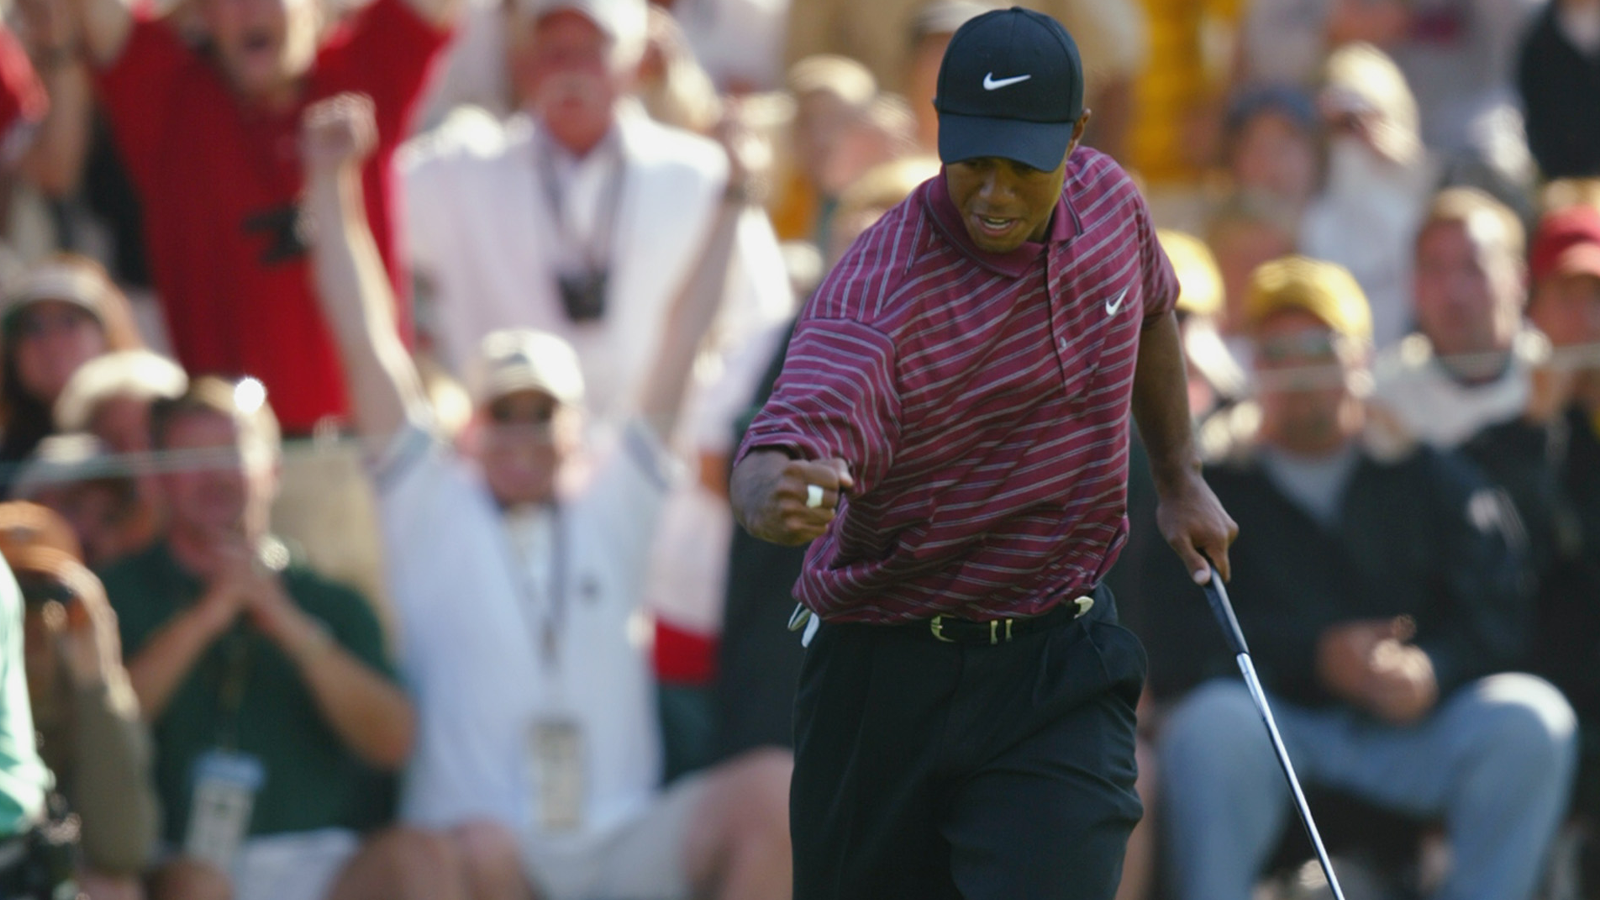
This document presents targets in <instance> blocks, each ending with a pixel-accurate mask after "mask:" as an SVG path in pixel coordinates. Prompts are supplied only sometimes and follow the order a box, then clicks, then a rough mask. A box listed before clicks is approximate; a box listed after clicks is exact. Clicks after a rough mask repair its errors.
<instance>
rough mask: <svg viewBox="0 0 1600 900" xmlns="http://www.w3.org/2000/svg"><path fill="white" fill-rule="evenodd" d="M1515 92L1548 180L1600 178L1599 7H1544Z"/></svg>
mask: <svg viewBox="0 0 1600 900" xmlns="http://www.w3.org/2000/svg"><path fill="white" fill-rule="evenodd" d="M1517 88H1518V90H1519V91H1520V92H1521V94H1522V109H1523V114H1524V115H1525V116H1526V117H1527V128H1528V149H1529V150H1531V151H1532V152H1533V158H1534V160H1535V161H1536V162H1537V163H1538V164H1539V171H1540V172H1541V173H1542V174H1543V175H1544V177H1545V178H1572V177H1576V176H1583V175H1600V121H1597V120H1596V118H1595V116H1594V114H1593V113H1594V110H1595V109H1596V108H1597V107H1600V2H1597V0H1548V2H1546V4H1545V8H1544V12H1542V13H1541V14H1540V15H1539V17H1538V19H1537V20H1536V21H1535V22H1534V25H1533V28H1532V29H1530V30H1529V31H1528V33H1527V35H1526V36H1525V37H1524V38H1523V39H1522V50H1521V58H1520V59H1519V60H1518V62H1517Z"/></svg>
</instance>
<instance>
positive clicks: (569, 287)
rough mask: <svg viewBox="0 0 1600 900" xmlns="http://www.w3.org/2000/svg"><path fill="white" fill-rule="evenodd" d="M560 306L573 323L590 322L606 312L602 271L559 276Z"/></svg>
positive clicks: (603, 274) (604, 274)
mask: <svg viewBox="0 0 1600 900" xmlns="http://www.w3.org/2000/svg"><path fill="white" fill-rule="evenodd" d="M556 281H557V283H558V284H559V285H560V287H561V305H562V307H563V308H565V309H566V311H567V318H568V319H571V320H572V321H574V322H592V321H594V320H596V319H599V318H600V317H601V316H603V315H605V312H606V273H605V271H604V270H599V271H590V272H581V273H576V274H571V275H561V276H559V277H558V278H557V279H556Z"/></svg>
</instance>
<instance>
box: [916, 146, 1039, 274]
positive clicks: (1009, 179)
mask: <svg viewBox="0 0 1600 900" xmlns="http://www.w3.org/2000/svg"><path fill="white" fill-rule="evenodd" d="M1068 155H1069V156H1070V155H1071V149H1070V148H1069V149H1068ZM1066 172H1067V162H1066V159H1065V158H1063V159H1062V161H1061V165H1059V166H1056V167H1055V169H1053V170H1051V171H1049V172H1046V171H1043V170H1041V169H1035V168H1033V167H1031V166H1026V165H1023V164H1022V163H1020V162H1017V161H1015V160H1010V159H1002V158H1000V157H998V156H984V157H979V158H977V159H969V160H965V161H963V162H958V163H949V164H947V165H946V166H945V167H944V178H945V184H946V185H947V186H948V187H949V188H950V199H951V200H952V201H954V203H955V205H956V209H957V210H959V211H960V213H961V224H962V225H964V226H966V229H967V234H968V235H969V236H971V238H972V242H973V243H974V244H976V245H978V248H979V249H980V250H983V251H985V252H988V253H1009V252H1011V251H1012V250H1015V249H1017V248H1018V247H1020V246H1022V244H1023V243H1024V242H1025V241H1042V240H1044V237H1045V235H1046V234H1048V233H1049V228H1050V215H1051V213H1053V212H1055V208H1056V202H1057V201H1058V200H1059V199H1060V198H1061V184H1062V182H1063V181H1064V180H1065V179H1066Z"/></svg>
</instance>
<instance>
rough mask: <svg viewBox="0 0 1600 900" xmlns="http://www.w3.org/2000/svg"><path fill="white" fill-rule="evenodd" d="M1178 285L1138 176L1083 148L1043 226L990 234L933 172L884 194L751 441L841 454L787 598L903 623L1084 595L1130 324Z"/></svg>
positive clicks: (1116, 500) (1099, 533) (1111, 513)
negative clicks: (844, 471) (839, 482)
mask: <svg viewBox="0 0 1600 900" xmlns="http://www.w3.org/2000/svg"><path fill="white" fill-rule="evenodd" d="M1177 295H1178V283H1177V279H1176V277H1175V276H1174V275H1173V273H1172V267H1171V264H1170V263H1169V262H1168V261H1167V258H1166V255H1165V254H1164V253H1163V252H1162V251H1161V248H1160V245H1159V244H1158V243H1157V242H1156V237H1155V230H1154V228H1153V227H1152V226H1151V224H1150V217H1149V212H1148V210H1147V209H1146V208H1145V205H1144V201H1143V199H1142V198H1141V197H1140V195H1139V192H1138V190H1137V188H1135V187H1134V185H1133V182H1132V181H1131V180H1130V179H1129V178H1128V176H1127V175H1126V174H1125V173H1124V172H1123V171H1122V170H1121V169H1120V168H1119V167H1118V166H1117V165H1116V163H1114V162H1112V160H1111V159H1110V158H1109V157H1107V156H1105V155H1103V154H1101V153H1098V152H1096V151H1094V150H1091V149H1088V148H1079V149H1078V150H1076V151H1075V152H1074V153H1073V154H1072V157H1071V159H1070V160H1069V161H1068V163H1067V172H1066V182H1065V184H1064V186H1063V188H1062V196H1061V199H1060V200H1059V201H1058V202H1057V204H1056V209H1055V214H1054V217H1053V219H1052V224H1051V226H1050V233H1049V235H1048V237H1047V238H1046V241H1045V242H1044V243H1042V244H1040V243H1033V242H1029V243H1026V244H1024V245H1022V247H1020V248H1018V249H1017V250H1014V251H1012V252H1011V253H1007V254H1004V255H1000V254H994V253H988V252H985V251H983V250H980V249H978V248H977V247H976V246H974V245H973V243H972V240H971V238H970V237H969V236H968V235H967V232H966V229H965V228H964V227H963V225H962V223H961V218H960V214H959V212H958V211H957V209H956V207H955V204H954V203H953V202H952V201H951V199H950V194H949V191H948V189H947V187H946V185H945V181H944V177H943V175H942V174H941V175H940V176H937V177H935V178H933V179H930V180H929V181H927V182H926V183H924V184H923V185H922V186H921V187H919V188H918V189H917V190H916V191H915V192H914V193H913V194H912V195H911V196H910V197H909V198H907V199H906V201H905V202H903V203H901V204H900V205H899V206H897V207H895V208H894V209H892V210H890V211H889V212H888V213H887V214H886V215H885V216H884V217H883V218H882V219H881V220H879V221H878V223H877V224H876V225H874V226H873V227H872V228H870V229H869V230H868V231H867V232H866V233H865V234H863V235H862V236H861V237H860V238H859V239H858V240H857V241H856V242H855V244H854V245H853V246H852V247H851V248H850V250H849V252H848V253H847V254H846V255H845V257H844V258H843V259H842V260H840V262H839V264H838V265H837V266H835V267H834V269H833V271H832V272H830V273H829V275H828V277H827V279H826V280H825V281H824V282H823V283H822V286H821V287H820V288H818V290H817V291H816V293H815V294H814V295H813V296H812V298H811V300H810V301H809V302H808V303H807V304H806V308H805V310H804V312H803V313H802V314H801V317H800V320H799V322H798V323H797V324H796V326H795V333H794V337H793V340H792V341H791V343H790V345H789V353H788V357H787V359H786V360H785V362H784V367H783V374H782V376H781V377H780V378H779V379H778V382H777V385H776V387H775V389H774V391H773V393H772V396H771V398H770V399H769V400H768V401H767V403H766V405H765V406H764V407H763V408H762V410H761V411H760V413H759V414H758V415H757V417H756V419H755V421H754V422H753V423H752V424H751V426H750V429H749V431H748V432H747V434H746V436H745V439H744V443H743V445H742V446H741V447H740V450H739V457H740V458H742V457H743V456H744V455H745V454H747V453H749V452H750V451H751V450H752V449H754V448H757V447H773V448H785V449H786V450H788V451H789V452H792V453H797V454H799V455H801V456H805V457H807V458H811V459H821V458H825V457H838V458H841V459H844V460H846V461H848V463H849V464H850V472H851V474H852V476H853V477H854V479H855V485H856V486H855V488H854V489H853V491H852V492H851V493H850V494H849V495H848V496H847V497H846V498H845V499H844V500H843V501H842V502H841V504H840V508H839V515H838V517H837V518H836V519H835V521H834V522H833V524H832V525H831V526H830V527H829V528H828V531H827V533H826V534H824V535H823V536H822V537H821V538H819V539H817V540H816V541H814V542H813V543H812V545H811V547H810V549H809V551H808V552H807V555H806V562H805V568H804V569H803V571H802V573H801V576H800V580H799V581H798V582H797V583H796V585H795V589H794V590H795V596H796V598H798V599H799V600H800V601H801V602H802V603H804V604H805V605H806V606H808V607H810V608H811V609H812V610H814V611H816V612H817V613H819V614H820V615H821V616H823V618H825V619H827V620H829V621H840V622H851V621H854V622H878V623H890V622H902V621H909V620H914V619H921V618H929V617H932V616H935V615H940V614H953V615H958V616H965V617H969V618H980V619H982V618H993V617H996V616H1011V615H1035V614H1038V613H1041V612H1044V611H1045V610H1047V609H1049V608H1050V607H1051V606H1054V605H1055V604H1056V603H1057V602H1059V601H1060V600H1061V599H1062V598H1063V597H1072V596H1077V595H1078V594H1079V593H1085V592H1087V591H1088V590H1089V589H1090V588H1091V587H1093V586H1094V585H1095V584H1096V583H1098V582H1099V580H1100V579H1101V577H1102V576H1104V575H1105V573H1106V571H1107V570H1109V569H1110V568H1111V564H1112V563H1113V562H1114V561H1115V560H1116V555H1117V553H1118V551H1119V550H1120V549H1121V546H1122V544H1123V542H1124V540H1125V539H1126V534H1127V518H1126V515H1125V507H1126V497H1127V468H1128V412H1129V407H1130V401H1131V398H1132V393H1133V373H1134V364H1135V361H1136V359H1137V356H1138V349H1139V334H1140V332H1141V330H1142V328H1143V325H1144V323H1147V322H1150V321H1153V320H1154V319H1156V318H1158V317H1160V316H1163V315H1165V314H1167V313H1168V312H1169V311H1170V310H1171V309H1172V307H1173V304H1174V302H1175V301H1176V299H1177Z"/></svg>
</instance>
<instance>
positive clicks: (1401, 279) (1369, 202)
mask: <svg viewBox="0 0 1600 900" xmlns="http://www.w3.org/2000/svg"><path fill="white" fill-rule="evenodd" d="M1317 103H1318V106H1319V107H1320V109H1321V111H1322V115H1323V119H1324V127H1325V128H1326V130H1327V135H1328V144H1327V148H1328V151H1327V152H1328V176H1327V181H1326V183H1325V184H1324V186H1323V189H1322V192H1321V194H1319V195H1318V196H1317V198H1316V200H1315V201H1314V202H1313V203H1312V205H1311V208H1310V209H1309V210H1307V211H1306V216H1305V219H1304V221H1303V223H1302V226H1301V231H1300V251H1301V252H1302V253H1304V254H1306V255H1307V256H1311V257H1314V258H1317V259H1325V260H1329V261H1331V262H1335V263H1338V264H1339V265H1342V266H1344V267H1345V268H1347V269H1349V270H1350V272H1351V274H1353V275H1355V277H1356V281H1357V282H1358V283H1359V284H1360V285H1361V289H1362V291H1363V292H1364V293H1365V294H1366V297H1367V300H1368V302H1370V303H1371V305H1372V323H1373V334H1372V336H1373V341H1374V343H1375V344H1376V346H1377V347H1379V348H1383V347H1387V346H1389V345H1390V344H1392V343H1394V342H1395V341H1397V340H1399V339H1400V338H1401V337H1402V336H1404V335H1405V334H1406V333H1407V332H1408V331H1409V330H1410V314H1411V250H1410V246H1411V240H1412V238H1413V237H1414V236H1415V235H1416V229H1417V221H1418V220H1419V219H1420V218H1421V214H1422V207H1423V204H1424V203H1426V192H1427V191H1428V190H1429V185H1430V183H1431V180H1432V174H1431V171H1430V169H1429V165H1428V160H1427V159H1426V157H1425V155H1424V150H1423V146H1422V141H1421V140H1420V139H1419V138H1418V136H1417V102H1416V100H1415V99H1413V98H1412V96H1411V91H1410V90H1409V89H1408V88H1407V87H1406V80H1405V76H1403V75H1402V74H1400V70H1399V69H1398V68H1397V67H1396V66H1395V64H1394V61H1393V60H1391V59H1389V57H1387V56H1385V55H1384V54H1383V52H1382V51H1381V50H1378V49H1377V48H1376V47H1373V46H1372V45H1370V44H1350V45H1346V46H1344V47H1341V48H1339V49H1338V50H1336V51H1334V53H1333V55H1332V56H1330V57H1329V58H1328V63H1327V66H1326V68H1325V70H1324V77H1323V86H1322V90H1321V93H1320V94H1319V95H1318V98H1317Z"/></svg>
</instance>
